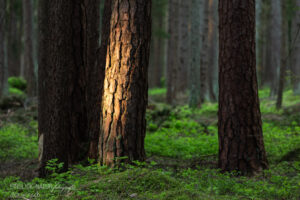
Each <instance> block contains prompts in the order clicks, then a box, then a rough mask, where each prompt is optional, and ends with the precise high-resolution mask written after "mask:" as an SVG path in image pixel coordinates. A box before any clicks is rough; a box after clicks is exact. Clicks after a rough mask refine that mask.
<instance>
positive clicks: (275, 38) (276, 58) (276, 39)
mask: <svg viewBox="0 0 300 200" xmlns="http://www.w3.org/2000/svg"><path fill="white" fill-rule="evenodd" d="M281 13H282V12H281V0H272V1H271V48H272V49H271V65H272V70H271V71H269V72H268V73H271V74H272V76H271V77H272V82H271V96H272V97H274V96H275V95H276V94H277V93H278V85H279V84H278V83H279V73H280V64H281V35H282V30H281V28H282V26H281V23H282V14H281Z"/></svg>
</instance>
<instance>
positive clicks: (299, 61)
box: [291, 0, 300, 95]
mask: <svg viewBox="0 0 300 200" xmlns="http://www.w3.org/2000/svg"><path fill="white" fill-rule="evenodd" d="M295 7H296V9H295V17H294V20H293V24H292V42H293V43H292V45H293V48H292V68H291V71H292V85H293V91H294V94H296V95H299V94H300V56H299V55H300V10H299V8H300V1H299V0H296V5H295Z"/></svg>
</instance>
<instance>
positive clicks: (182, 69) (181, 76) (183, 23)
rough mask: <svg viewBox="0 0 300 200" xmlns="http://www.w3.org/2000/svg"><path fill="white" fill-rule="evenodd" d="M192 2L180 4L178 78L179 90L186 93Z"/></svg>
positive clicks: (182, 0) (181, 1)
mask: <svg viewBox="0 0 300 200" xmlns="http://www.w3.org/2000/svg"><path fill="white" fill-rule="evenodd" d="M189 15H190V2H189V1H186V0H180V4H179V17H180V20H179V33H180V34H179V36H180V39H179V41H178V42H179V65H178V72H177V73H178V78H177V80H176V84H177V86H176V87H177V88H178V92H181V93H185V92H186V89H187V86H188V84H187V79H188V75H187V73H188V69H189V65H190V62H189V58H190V40H189V39H190V31H189V17H190V16H189Z"/></svg>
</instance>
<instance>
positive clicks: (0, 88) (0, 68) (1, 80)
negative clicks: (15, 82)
mask: <svg viewBox="0 0 300 200" xmlns="http://www.w3.org/2000/svg"><path fill="white" fill-rule="evenodd" d="M5 11H6V0H2V1H0V98H1V97H2V94H3V92H4V84H5V82H6V77H5V73H4V71H5Z"/></svg>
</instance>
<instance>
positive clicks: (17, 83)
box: [8, 77, 27, 91]
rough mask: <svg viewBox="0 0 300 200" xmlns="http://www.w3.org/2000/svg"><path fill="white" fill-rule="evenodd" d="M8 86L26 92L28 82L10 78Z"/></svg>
mask: <svg viewBox="0 0 300 200" xmlns="http://www.w3.org/2000/svg"><path fill="white" fill-rule="evenodd" d="M8 85H9V87H10V88H16V89H19V90H21V91H25V90H26V88H27V82H26V80H25V79H23V78H22V77H9V78H8Z"/></svg>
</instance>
